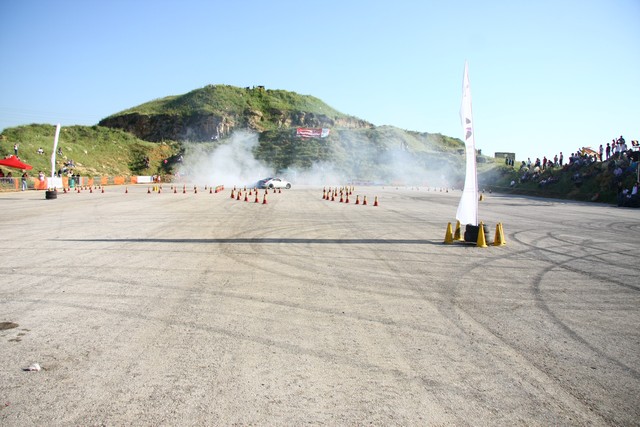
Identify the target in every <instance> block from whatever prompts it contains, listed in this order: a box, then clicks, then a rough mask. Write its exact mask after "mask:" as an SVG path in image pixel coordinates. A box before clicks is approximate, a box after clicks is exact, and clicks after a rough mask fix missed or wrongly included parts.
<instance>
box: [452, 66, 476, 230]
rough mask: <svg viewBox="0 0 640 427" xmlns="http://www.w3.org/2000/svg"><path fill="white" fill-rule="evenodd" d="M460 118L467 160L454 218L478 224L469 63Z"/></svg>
mask: <svg viewBox="0 0 640 427" xmlns="http://www.w3.org/2000/svg"><path fill="white" fill-rule="evenodd" d="M460 120H461V121H462V130H463V133H464V146H465V152H466V160H467V173H466V176H465V179H464V189H463V190H462V197H461V198H460V203H459V204H458V211H457V212H456V219H457V220H458V221H460V224H471V225H478V172H477V170H476V144H475V138H474V135H473V115H472V114H471V88H470V86H469V64H467V62H466V61H465V63H464V77H463V80H462V105H461V107H460Z"/></svg>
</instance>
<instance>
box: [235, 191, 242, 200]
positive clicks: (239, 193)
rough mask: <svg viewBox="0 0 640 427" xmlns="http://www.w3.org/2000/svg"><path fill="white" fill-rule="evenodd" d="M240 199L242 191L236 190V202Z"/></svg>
mask: <svg viewBox="0 0 640 427" xmlns="http://www.w3.org/2000/svg"><path fill="white" fill-rule="evenodd" d="M240 197H242V191H241V190H238V195H237V196H236V200H240Z"/></svg>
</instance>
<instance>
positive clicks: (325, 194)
mask: <svg viewBox="0 0 640 427" xmlns="http://www.w3.org/2000/svg"><path fill="white" fill-rule="evenodd" d="M322 200H327V191H326V190H324V189H323V190H322Z"/></svg>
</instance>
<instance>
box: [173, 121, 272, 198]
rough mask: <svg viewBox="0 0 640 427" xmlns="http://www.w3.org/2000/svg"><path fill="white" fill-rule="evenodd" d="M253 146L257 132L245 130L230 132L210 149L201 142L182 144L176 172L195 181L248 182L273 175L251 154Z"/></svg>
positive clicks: (242, 183)
mask: <svg viewBox="0 0 640 427" xmlns="http://www.w3.org/2000/svg"><path fill="white" fill-rule="evenodd" d="M257 145H258V135H257V134H255V133H252V132H249V131H237V132H234V133H233V134H232V135H231V137H230V138H229V141H228V142H225V144H224V145H220V146H218V147H216V148H215V149H213V151H207V149H206V148H205V146H204V145H203V144H198V143H192V144H186V145H185V155H184V160H183V165H184V166H183V168H182V169H181V171H180V173H181V174H182V175H186V178H188V179H189V180H190V181H192V182H193V183H195V184H202V185H206V184H210V185H226V186H234V185H241V186H244V185H252V184H254V183H255V182H256V181H258V180H259V179H262V178H265V177H268V176H273V169H271V168H269V167H268V166H267V165H265V164H264V163H263V162H261V161H259V160H257V159H256V158H255V157H254V155H253V148H254V147H256V146H257Z"/></svg>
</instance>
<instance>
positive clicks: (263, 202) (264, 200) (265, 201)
mask: <svg viewBox="0 0 640 427" xmlns="http://www.w3.org/2000/svg"><path fill="white" fill-rule="evenodd" d="M267 193H268V191H265V192H264V199H262V204H263V205H266V204H267Z"/></svg>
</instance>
